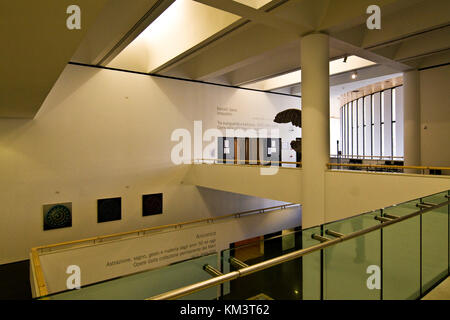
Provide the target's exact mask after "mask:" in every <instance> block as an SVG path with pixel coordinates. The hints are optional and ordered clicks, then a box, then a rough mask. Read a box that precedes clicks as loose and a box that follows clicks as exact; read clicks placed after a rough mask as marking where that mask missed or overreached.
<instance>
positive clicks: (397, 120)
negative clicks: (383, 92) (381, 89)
mask: <svg viewBox="0 0 450 320" xmlns="http://www.w3.org/2000/svg"><path fill="white" fill-rule="evenodd" d="M392 102H393V103H392V108H393V111H392V115H393V119H392V123H393V130H392V142H393V143H394V146H393V149H394V157H403V86H400V87H397V88H394V89H392Z"/></svg>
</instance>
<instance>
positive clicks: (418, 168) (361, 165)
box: [327, 163, 450, 170]
mask: <svg viewBox="0 0 450 320" xmlns="http://www.w3.org/2000/svg"><path fill="white" fill-rule="evenodd" d="M327 166H328V167H329V168H330V167H359V168H361V167H363V168H386V169H416V170H450V167H427V166H395V165H384V164H359V163H327Z"/></svg>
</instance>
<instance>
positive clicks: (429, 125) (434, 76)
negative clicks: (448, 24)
mask: <svg viewBox="0 0 450 320" xmlns="http://www.w3.org/2000/svg"><path fill="white" fill-rule="evenodd" d="M419 74H420V117H421V129H420V132H421V142H420V143H421V165H423V166H442V167H450V140H449V137H450V90H449V88H450V66H449V65H446V66H443V67H438V68H432V69H427V70H422V71H420V73H419ZM448 174H450V172H448Z"/></svg>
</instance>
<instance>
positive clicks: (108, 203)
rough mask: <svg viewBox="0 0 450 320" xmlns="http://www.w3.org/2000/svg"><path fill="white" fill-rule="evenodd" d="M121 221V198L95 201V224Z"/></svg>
mask: <svg viewBox="0 0 450 320" xmlns="http://www.w3.org/2000/svg"><path fill="white" fill-rule="evenodd" d="M120 219H122V198H109V199H98V200H97V222H98V223H100V222H108V221H115V220H120Z"/></svg>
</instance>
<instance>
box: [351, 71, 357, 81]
mask: <svg viewBox="0 0 450 320" xmlns="http://www.w3.org/2000/svg"><path fill="white" fill-rule="evenodd" d="M356 78H358V73H357V72H356V71H354V72H353V73H352V79H353V80H355V79H356Z"/></svg>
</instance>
